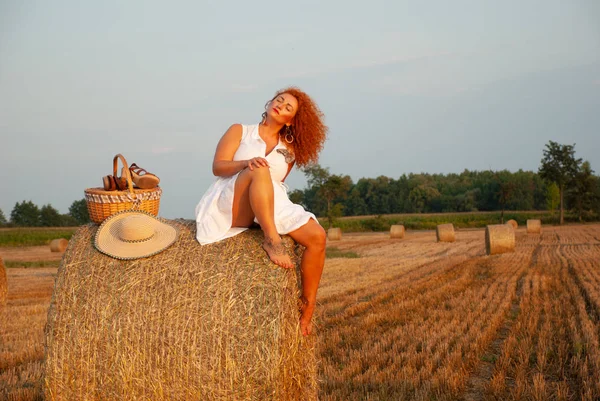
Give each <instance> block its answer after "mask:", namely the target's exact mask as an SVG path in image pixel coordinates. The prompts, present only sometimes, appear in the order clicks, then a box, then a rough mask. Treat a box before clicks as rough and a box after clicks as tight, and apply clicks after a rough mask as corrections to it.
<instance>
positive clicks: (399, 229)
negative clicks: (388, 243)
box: [390, 224, 405, 238]
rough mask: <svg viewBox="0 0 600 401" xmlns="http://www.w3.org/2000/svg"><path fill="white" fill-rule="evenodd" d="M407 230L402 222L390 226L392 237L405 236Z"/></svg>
mask: <svg viewBox="0 0 600 401" xmlns="http://www.w3.org/2000/svg"><path fill="white" fill-rule="evenodd" d="M404 234H405V230H404V226H403V225H400V224H394V225H392V226H391V227H390V238H404Z"/></svg>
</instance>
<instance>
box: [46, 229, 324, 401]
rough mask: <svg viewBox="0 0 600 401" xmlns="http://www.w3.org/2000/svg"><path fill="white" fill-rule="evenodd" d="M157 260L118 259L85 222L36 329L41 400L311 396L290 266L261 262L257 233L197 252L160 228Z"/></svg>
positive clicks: (307, 348) (190, 238)
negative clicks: (101, 247)
mask: <svg viewBox="0 0 600 401" xmlns="http://www.w3.org/2000/svg"><path fill="white" fill-rule="evenodd" d="M170 223H171V224H173V225H175V226H177V227H178V228H179V230H180V237H179V239H178V240H177V241H176V242H175V243H174V244H173V245H172V246H171V247H170V248H168V249H167V250H165V251H164V252H162V253H160V254H158V255H155V256H152V257H150V258H145V259H137V260H131V261H120V260H116V259H112V258H110V257H109V256H106V255H103V254H101V253H99V252H98V251H96V249H95V248H94V247H93V244H92V243H93V241H92V239H93V237H94V234H95V232H96V230H97V228H98V226H96V225H94V224H88V225H85V226H82V227H81V228H80V229H79V230H78V231H77V232H76V233H75V235H74V236H73V238H72V239H71V241H70V242H71V244H70V245H69V249H68V250H67V252H66V253H65V255H64V257H63V259H62V262H61V265H60V268H59V270H58V274H57V278H56V284H55V288H54V293H53V295H52V301H51V304H50V309H49V312H48V324H47V326H46V358H45V367H44V369H45V380H44V387H45V396H46V399H47V400H75V399H85V400H122V399H128V400H223V401H225V400H285V401H291V400H316V399H317V384H316V359H315V353H314V344H315V340H314V335H312V336H309V337H308V338H303V337H302V335H301V334H300V330H299V313H298V297H299V289H298V281H297V275H298V274H299V258H300V255H301V253H302V251H301V248H300V247H299V246H295V245H294V243H293V241H292V240H291V238H289V237H284V245H285V246H286V248H287V249H288V252H289V253H290V256H292V258H293V259H294V261H295V263H296V265H297V270H296V271H294V270H287V269H282V268H280V267H278V266H276V265H274V264H273V263H271V262H270V260H269V259H268V257H267V255H266V253H265V252H264V250H263V249H262V247H261V244H262V241H263V238H264V237H263V233H262V231H260V230H248V231H246V232H244V233H242V234H239V235H237V236H235V237H233V238H229V239H226V240H223V241H220V242H218V243H216V244H212V245H205V246H200V245H199V244H198V243H197V242H196V239H195V237H194V236H195V231H196V230H195V222H194V221H185V220H174V221H170Z"/></svg>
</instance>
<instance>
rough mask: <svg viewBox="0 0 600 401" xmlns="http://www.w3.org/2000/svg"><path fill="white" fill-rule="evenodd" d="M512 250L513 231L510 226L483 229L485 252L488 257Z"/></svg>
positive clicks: (513, 245)
mask: <svg viewBox="0 0 600 401" xmlns="http://www.w3.org/2000/svg"><path fill="white" fill-rule="evenodd" d="M514 250H515V230H514V228H512V226H511V225H510V224H492V225H489V226H487V227H486V228H485V251H486V253H487V254H488V255H495V254H498V253H505V252H514Z"/></svg>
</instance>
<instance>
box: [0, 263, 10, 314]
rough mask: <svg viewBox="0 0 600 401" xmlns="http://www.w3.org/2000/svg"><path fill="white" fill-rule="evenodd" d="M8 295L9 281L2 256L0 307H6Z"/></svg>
mask: <svg viewBox="0 0 600 401" xmlns="http://www.w3.org/2000/svg"><path fill="white" fill-rule="evenodd" d="M7 294H8V281H7V279H6V268H5V267H4V261H3V260H2V256H0V307H3V306H4V305H6V296H7Z"/></svg>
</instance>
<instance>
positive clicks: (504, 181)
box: [494, 170, 515, 224]
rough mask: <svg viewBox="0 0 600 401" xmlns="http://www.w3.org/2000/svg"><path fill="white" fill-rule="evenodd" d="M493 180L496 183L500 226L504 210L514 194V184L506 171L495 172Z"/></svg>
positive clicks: (502, 222)
mask: <svg viewBox="0 0 600 401" xmlns="http://www.w3.org/2000/svg"><path fill="white" fill-rule="evenodd" d="M494 178H495V179H496V181H497V182H498V203H499V204H500V207H501V210H502V211H501V212H500V224H504V210H505V209H506V204H507V203H508V202H510V200H511V199H512V197H513V194H514V192H515V183H514V182H513V181H512V180H511V178H512V174H511V173H510V172H509V171H508V170H503V171H500V172H496V173H495V174H494Z"/></svg>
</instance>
